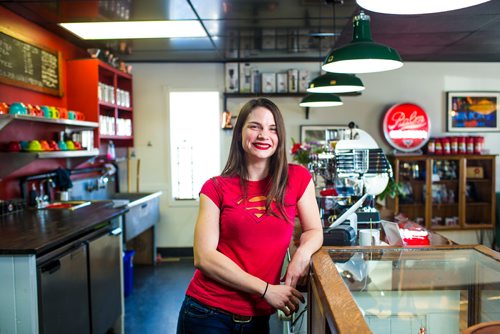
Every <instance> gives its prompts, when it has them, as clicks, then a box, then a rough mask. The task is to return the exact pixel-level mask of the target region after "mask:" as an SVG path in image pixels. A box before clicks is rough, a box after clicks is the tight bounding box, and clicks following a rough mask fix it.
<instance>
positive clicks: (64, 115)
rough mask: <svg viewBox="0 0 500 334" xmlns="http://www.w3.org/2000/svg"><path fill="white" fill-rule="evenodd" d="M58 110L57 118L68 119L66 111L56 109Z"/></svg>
mask: <svg viewBox="0 0 500 334" xmlns="http://www.w3.org/2000/svg"><path fill="white" fill-rule="evenodd" d="M58 109H59V118H63V119H68V109H66V108H58Z"/></svg>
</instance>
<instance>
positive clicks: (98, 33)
mask: <svg viewBox="0 0 500 334" xmlns="http://www.w3.org/2000/svg"><path fill="white" fill-rule="evenodd" d="M59 25H60V26H61V27H63V28H65V29H67V30H69V31H71V32H72V33H73V34H75V35H77V36H78V37H80V38H82V39H136V38H176V37H206V36H207V34H206V32H205V30H204V29H203V26H202V25H201V24H200V22H199V21H196V20H182V21H116V22H76V23H59Z"/></svg>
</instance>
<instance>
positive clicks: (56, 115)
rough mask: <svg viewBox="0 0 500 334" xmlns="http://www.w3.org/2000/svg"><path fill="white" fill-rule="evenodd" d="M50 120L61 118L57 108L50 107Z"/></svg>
mask: <svg viewBox="0 0 500 334" xmlns="http://www.w3.org/2000/svg"><path fill="white" fill-rule="evenodd" d="M49 109H50V118H59V117H60V116H61V115H60V114H59V110H57V108H56V107H50V108H49Z"/></svg>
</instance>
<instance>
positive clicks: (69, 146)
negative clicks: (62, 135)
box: [66, 140, 75, 150]
mask: <svg viewBox="0 0 500 334" xmlns="http://www.w3.org/2000/svg"><path fill="white" fill-rule="evenodd" d="M66 148H67V149H68V150H74V149H75V144H74V143H73V141H72V140H66Z"/></svg>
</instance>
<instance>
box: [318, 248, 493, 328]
mask: <svg viewBox="0 0 500 334" xmlns="http://www.w3.org/2000/svg"><path fill="white" fill-rule="evenodd" d="M312 277H313V278H312V280H311V290H312V291H311V295H312V296H311V298H312V299H311V301H310V302H311V304H310V305H311V308H310V313H311V315H312V316H313V317H314V316H315V317H316V320H317V321H318V319H320V318H321V316H318V309H321V310H322V311H323V315H322V317H323V318H324V319H326V320H327V321H323V323H324V324H325V329H328V327H330V329H333V331H332V332H338V333H350V332H352V330H354V328H353V323H354V322H356V326H357V327H356V328H355V329H356V331H355V332H358V331H357V330H359V332H368V333H369V332H372V333H383V334H390V333H397V334H404V333H408V334H416V333H421V332H425V333H440V334H447V333H449V334H452V333H453V334H456V333H461V332H462V331H463V330H465V329H466V328H468V327H470V326H472V325H475V324H478V323H484V322H491V321H499V320H500V254H499V253H496V252H494V251H492V250H491V249H488V248H487V247H484V246H453V247H449V246H435V247H428V248H388V247H372V248H370V249H366V248H365V249H362V248H355V249H353V248H351V249H348V248H339V247H336V248H332V247H329V248H326V247H325V248H323V249H322V250H320V251H319V252H318V253H316V254H315V255H314V256H313V275H312ZM340 309H342V310H341V311H340ZM329 312H331V314H328V313H329ZM329 318H330V319H329ZM310 321H312V323H313V324H314V319H311V320H310ZM319 322H320V323H321V320H319ZM332 326H333V328H332ZM310 332H311V333H323V332H324V331H323V330H322V329H321V328H316V329H315V328H314V326H313V328H312V330H311V331H310Z"/></svg>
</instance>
